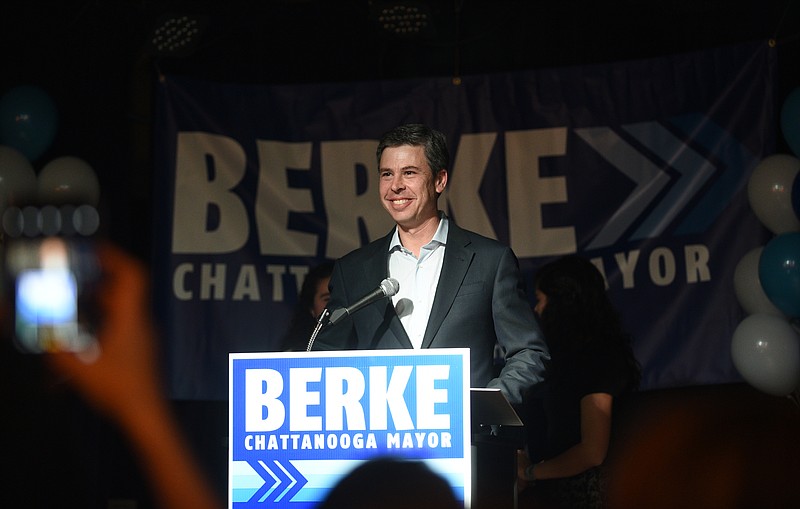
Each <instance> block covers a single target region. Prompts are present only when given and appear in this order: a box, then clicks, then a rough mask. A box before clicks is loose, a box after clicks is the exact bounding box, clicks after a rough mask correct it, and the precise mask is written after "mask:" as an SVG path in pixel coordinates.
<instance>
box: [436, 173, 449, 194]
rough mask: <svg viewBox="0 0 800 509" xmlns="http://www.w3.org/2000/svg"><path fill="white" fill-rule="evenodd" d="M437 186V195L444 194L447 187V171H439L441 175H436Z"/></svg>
mask: <svg viewBox="0 0 800 509" xmlns="http://www.w3.org/2000/svg"><path fill="white" fill-rule="evenodd" d="M435 186H436V187H435V189H436V192H437V193H439V194H442V192H444V189H445V187H447V170H439V173H437V174H436V182H435Z"/></svg>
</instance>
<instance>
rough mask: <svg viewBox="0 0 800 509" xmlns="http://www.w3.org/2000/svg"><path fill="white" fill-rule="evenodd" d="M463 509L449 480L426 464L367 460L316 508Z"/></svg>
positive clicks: (375, 459)
mask: <svg viewBox="0 0 800 509" xmlns="http://www.w3.org/2000/svg"><path fill="white" fill-rule="evenodd" d="M377 508H380V509H463V506H462V504H461V503H460V502H459V501H458V500H457V499H456V497H455V494H454V493H453V490H452V488H451V487H450V485H449V484H447V481H445V479H444V478H443V477H441V476H440V475H439V474H437V473H436V472H434V471H433V470H431V469H430V467H428V465H426V464H425V463H424V462H422V461H419V460H406V459H401V458H393V457H379V458H373V459H370V460H367V461H365V462H364V463H362V464H361V465H359V466H358V467H356V468H354V469H353V470H352V471H351V472H350V473H349V474H347V475H346V476H345V477H343V478H342V479H341V480H340V481H339V482H338V483H337V484H336V486H334V487H333V489H332V490H331V491H330V492H329V493H328V495H327V497H326V498H325V500H323V501H322V502H320V504H319V505H318V506H317V509H377Z"/></svg>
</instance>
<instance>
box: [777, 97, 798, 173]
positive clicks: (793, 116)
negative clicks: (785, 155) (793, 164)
mask: <svg viewBox="0 0 800 509" xmlns="http://www.w3.org/2000/svg"><path fill="white" fill-rule="evenodd" d="M781 131H782V132H783V139H785V140H786V143H787V144H788V145H789V148H790V149H792V152H794V155H796V156H797V157H800V87H797V88H795V89H794V90H792V91H791V92H789V95H788V96H786V99H785V100H784V101H783V106H781Z"/></svg>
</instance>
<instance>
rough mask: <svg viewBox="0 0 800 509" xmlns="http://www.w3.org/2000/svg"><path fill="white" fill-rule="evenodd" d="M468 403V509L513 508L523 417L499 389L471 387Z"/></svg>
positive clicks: (515, 497)
mask: <svg viewBox="0 0 800 509" xmlns="http://www.w3.org/2000/svg"><path fill="white" fill-rule="evenodd" d="M470 404H471V414H472V415H471V420H472V505H471V509H516V507H517V488H516V481H517V449H519V448H521V447H522V440H521V436H522V433H521V431H522V426H523V423H522V420H521V419H520V418H519V415H517V413H516V411H515V410H514V408H513V407H512V406H511V404H510V403H509V402H508V400H507V399H506V398H505V396H504V395H503V393H502V392H500V390H499V389H482V388H472V389H470ZM509 428H510V431H511V432H506V431H509Z"/></svg>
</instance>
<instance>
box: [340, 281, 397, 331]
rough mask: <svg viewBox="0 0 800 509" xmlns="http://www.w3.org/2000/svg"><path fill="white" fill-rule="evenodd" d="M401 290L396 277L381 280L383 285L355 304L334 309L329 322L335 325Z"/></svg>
mask: <svg viewBox="0 0 800 509" xmlns="http://www.w3.org/2000/svg"><path fill="white" fill-rule="evenodd" d="M399 290H400V283H398V282H397V280H396V279H393V278H386V279H384V280H383V281H381V285H380V286H379V287H378V288H376V289H375V290H373V291H372V292H370V293H368V294H367V295H365V296H363V297H361V298H360V299H359V300H357V301H356V302H355V303H354V304H353V305H351V306H347V307H343V308H339V309H337V310H335V311H333V312H332V313H331V315H330V319H329V320H328V323H329V324H330V325H335V324H337V323H339V322H341V321H342V320H344V319H345V318H346V317H347V316H350V315H352V314H353V313H355V312H356V311H358V310H359V309H361V308H363V307H366V306H369V305H370V304H372V303H373V302H377V301H379V300H381V299H383V298H385V297H391V296H392V295H395V294H396V293H397V292H398V291H399Z"/></svg>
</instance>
